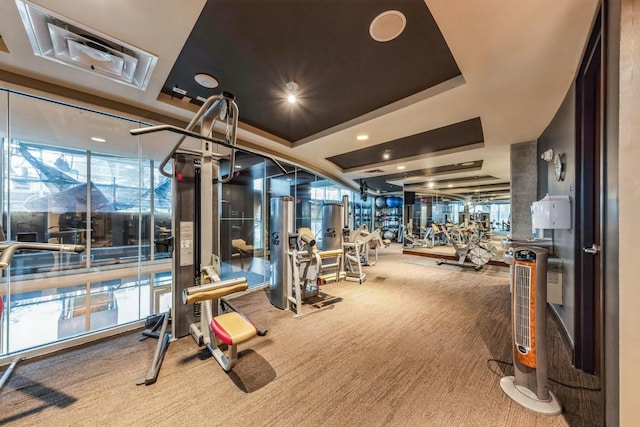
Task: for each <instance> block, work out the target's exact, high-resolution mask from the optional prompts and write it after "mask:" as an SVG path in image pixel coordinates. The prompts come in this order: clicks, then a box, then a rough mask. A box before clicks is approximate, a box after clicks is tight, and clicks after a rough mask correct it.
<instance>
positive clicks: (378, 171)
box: [364, 169, 384, 173]
mask: <svg viewBox="0 0 640 427" xmlns="http://www.w3.org/2000/svg"><path fill="white" fill-rule="evenodd" d="M382 172H384V171H383V170H382V169H371V170H368V171H364V173H382Z"/></svg>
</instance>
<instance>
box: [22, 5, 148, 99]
mask: <svg viewBox="0 0 640 427" xmlns="http://www.w3.org/2000/svg"><path fill="white" fill-rule="evenodd" d="M16 5H17V6H18V11H19V12H20V17H21V18H22V22H23V24H24V27H25V29H26V31H27V35H28V36H29V41H30V42H31V47H32V48H33V53H35V54H36V55H38V56H41V57H43V58H46V59H49V60H52V61H56V62H58V63H61V64H65V65H69V66H72V67H74V68H79V69H82V70H86V71H89V72H92V73H95V74H97V75H100V76H102V77H106V78H108V79H110V80H114V81H117V82H119V83H123V84H126V85H129V86H133V87H135V88H138V89H142V90H145V89H146V88H147V85H148V84H149V79H150V78H151V73H152V72H153V69H154V67H155V65H156V62H157V61H158V58H157V57H156V56H154V55H151V54H150V53H147V52H144V51H142V50H140V49H137V48H135V47H133V46H131V45H128V44H126V43H124V42H121V41H119V40H116V39H114V38H112V37H109V36H106V35H104V34H101V33H99V32H97V31H94V30H91V29H89V28H87V27H84V26H82V25H81V24H78V23H75V22H72V21H70V20H68V19H66V18H64V17H61V16H58V15H56V14H55V13H53V12H51V11H48V10H46V9H43V8H41V7H40V6H36V5H33V4H31V3H27V2H25V1H22V0H16Z"/></svg>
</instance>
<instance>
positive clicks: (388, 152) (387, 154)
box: [382, 148, 391, 160]
mask: <svg viewBox="0 0 640 427" xmlns="http://www.w3.org/2000/svg"><path fill="white" fill-rule="evenodd" d="M382 158H383V159H384V160H389V159H390V158H391V150H389V149H388V148H387V149H386V150H384V153H382Z"/></svg>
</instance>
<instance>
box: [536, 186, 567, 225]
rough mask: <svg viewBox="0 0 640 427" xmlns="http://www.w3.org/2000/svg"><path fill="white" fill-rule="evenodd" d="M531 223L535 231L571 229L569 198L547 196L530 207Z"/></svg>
mask: <svg viewBox="0 0 640 427" xmlns="http://www.w3.org/2000/svg"><path fill="white" fill-rule="evenodd" d="M531 222H532V225H533V228H536V229H538V228H539V229H547V230H548V229H555V230H557V229H569V228H571V203H570V201H569V196H549V195H548V194H547V196H546V197H545V198H543V199H542V200H538V201H537V202H533V204H532V205H531Z"/></svg>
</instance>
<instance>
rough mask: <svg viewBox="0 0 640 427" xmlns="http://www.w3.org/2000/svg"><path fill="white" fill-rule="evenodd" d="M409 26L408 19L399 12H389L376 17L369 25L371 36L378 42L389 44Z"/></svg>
mask: <svg viewBox="0 0 640 427" xmlns="http://www.w3.org/2000/svg"><path fill="white" fill-rule="evenodd" d="M406 25H407V18H405V16H404V14H403V13H402V12H400V11H398V10H387V11H386V12H382V13H381V14H380V15H378V16H376V17H375V18H374V19H373V21H371V25H369V35H370V36H371V38H372V39H374V40H375V41H377V42H388V41H391V40H393V39H395V38H396V37H398V36H399V35H400V34H402V32H403V31H404V27H405V26H406Z"/></svg>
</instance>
